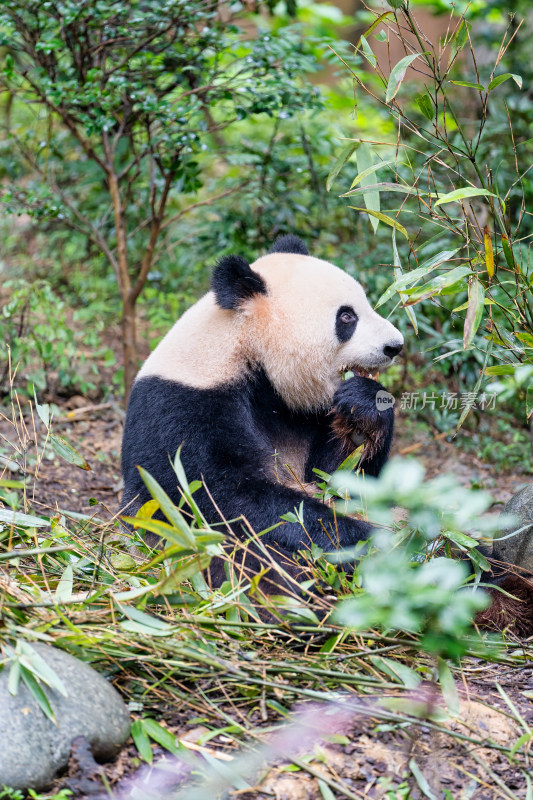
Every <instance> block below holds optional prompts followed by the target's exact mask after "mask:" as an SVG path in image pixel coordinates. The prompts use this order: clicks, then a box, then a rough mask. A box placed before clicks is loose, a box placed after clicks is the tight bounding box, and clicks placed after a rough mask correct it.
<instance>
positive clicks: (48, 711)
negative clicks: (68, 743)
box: [20, 666, 56, 722]
mask: <svg viewBox="0 0 533 800" xmlns="http://www.w3.org/2000/svg"><path fill="white" fill-rule="evenodd" d="M20 677H21V678H22V680H23V681H24V683H25V684H26V687H27V688H28V691H29V692H30V694H32V695H33V698H34V700H35V702H36V703H37V705H38V706H39V708H40V709H41V711H42V712H43V714H44V715H45V716H46V717H47V718H48V719H49V720H50V721H51V722H55V721H56V718H55V714H54V709H53V708H52V706H51V705H50V700H49V699H48V697H47V696H46V694H45V692H44V689H43V687H42V686H41V685H40V684H39V683H38V682H37V680H36V678H35V675H33V674H32V673H31V672H30V670H29V669H26V667H22V666H21V668H20Z"/></svg>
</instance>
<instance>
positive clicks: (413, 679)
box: [370, 656, 422, 689]
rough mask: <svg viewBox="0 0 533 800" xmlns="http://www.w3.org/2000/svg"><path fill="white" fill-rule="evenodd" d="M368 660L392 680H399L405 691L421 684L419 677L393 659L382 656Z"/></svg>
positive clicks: (371, 657)
mask: <svg viewBox="0 0 533 800" xmlns="http://www.w3.org/2000/svg"><path fill="white" fill-rule="evenodd" d="M370 660H371V661H372V663H373V664H375V665H376V667H377V668H378V669H381V670H383V672H385V673H386V674H387V675H389V676H390V677H391V678H393V680H396V681H397V680H399V681H400V682H401V683H403V685H404V686H405V687H406V688H407V689H416V687H417V686H420V683H421V682H422V678H421V677H420V675H419V674H418V673H417V672H415V671H414V670H412V669H411V668H410V667H408V666H407V665H406V664H402V663H401V661H396V660H395V659H393V658H384V657H383V656H370Z"/></svg>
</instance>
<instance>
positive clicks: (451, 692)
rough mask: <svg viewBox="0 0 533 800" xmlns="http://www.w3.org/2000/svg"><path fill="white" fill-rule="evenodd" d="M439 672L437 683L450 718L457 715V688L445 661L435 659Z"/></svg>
mask: <svg viewBox="0 0 533 800" xmlns="http://www.w3.org/2000/svg"><path fill="white" fill-rule="evenodd" d="M437 664H438V670H439V682H440V686H441V689H442V695H443V697H444V700H445V701H446V706H447V707H448V711H449V712H450V714H451V715H452V717H456V716H457V715H458V714H459V694H458V692H457V686H456V685H455V681H454V679H453V675H452V673H451V671H450V668H449V666H448V664H447V663H446V661H444V659H443V658H438V659H437Z"/></svg>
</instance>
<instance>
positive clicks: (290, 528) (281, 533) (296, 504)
mask: <svg viewBox="0 0 533 800" xmlns="http://www.w3.org/2000/svg"><path fill="white" fill-rule="evenodd" d="M210 491H212V492H213V496H217V493H216V492H215V491H214V487H211V489H210ZM224 497H226V498H227V500H228V508H227V509H226V508H225V502H224ZM217 505H218V507H219V508H220V510H221V511H222V513H223V514H224V516H225V517H226V518H227V519H231V518H232V517H233V518H234V517H235V510H236V509H238V510H239V512H240V514H241V515H242V516H243V517H245V518H246V520H247V521H248V522H249V524H250V525H251V526H252V528H253V530H254V531H255V532H256V533H260V532H261V531H264V530H266V529H267V528H270V527H272V526H274V525H277V524H278V523H279V521H280V518H281V517H282V516H284V515H286V514H288V513H292V514H296V515H297V516H298V517H299V519H300V521H299V522H293V521H290V522H288V521H284V522H283V523H282V524H281V525H278V527H276V528H274V529H273V530H271V531H268V532H267V533H265V534H263V535H262V536H261V540H262V542H264V543H265V545H269V546H270V545H271V546H272V547H274V548H275V547H276V546H278V547H280V548H282V549H283V550H287V551H289V552H291V553H294V552H296V551H298V550H302V549H309V548H310V547H311V545H312V544H313V543H314V544H316V545H318V546H319V547H320V548H322V549H323V550H325V551H326V552H331V551H334V550H343V549H346V548H351V547H353V546H354V545H355V544H357V542H359V541H366V540H367V539H368V538H369V537H370V536H371V532H372V526H371V525H370V524H369V523H367V522H364V521H362V520H355V519H352V518H350V517H341V516H335V515H334V514H333V512H332V511H331V510H330V509H329V508H328V507H327V506H326V505H324V503H321V502H320V501H319V500H316V499H315V498H312V497H309V496H308V495H306V494H304V493H303V492H300V491H297V490H296V489H291V488H290V487H287V486H284V485H282V484H275V483H273V482H271V481H269V480H266V479H265V480H263V479H260V478H258V477H256V478H251V477H249V476H246V478H243V480H242V482H237V483H233V485H231V484H230V485H228V483H226V484H225V485H224V487H223V491H221V492H220V493H218V499H217ZM232 511H233V513H232ZM235 527H236V526H235V523H234V524H233V525H232V528H235ZM241 535H242V532H241Z"/></svg>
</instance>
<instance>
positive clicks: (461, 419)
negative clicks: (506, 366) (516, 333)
mask: <svg viewBox="0 0 533 800" xmlns="http://www.w3.org/2000/svg"><path fill="white" fill-rule="evenodd" d="M493 346H494V344H493V342H489V344H488V347H487V350H486V352H485V360H484V362H483V366H482V368H481V371H480V373H479V378H478V379H477V381H476V385H475V386H474V391H473V392H471V394H470V398H469V400H468V401H467V403H466V404H465V407H464V408H463V411H462V413H461V416H460V417H459V422H458V423H457V427H456V429H455V433H454V436H456V435H457V432H458V430H459V428H460V427H461V425H462V424H463V422H464V421H465V419H466V418H467V416H468V414H469V413H470V409H471V408H472V406H473V405H474V403H475V402H476V397H477V393H478V392H479V387H480V386H481V383H482V381H483V377H484V375H485V372H486V370H487V364H488V362H489V358H490V355H491V353H492V348H493ZM474 554H476V555H474ZM469 556H470V559H471V560H472V561H473V562H474V563H476V564H478V566H480V564H479V561H481V560H482V559H483V560H484V561H485V563H486V564H487V566H486V567H485V566H482V567H481V569H482V570H484V571H485V570H490V564H489V563H488V561H487V559H486V558H485V556H482V555H481V553H480V552H479V550H476V549H473V550H471V551H470V552H469ZM478 556H479V558H478V561H476V558H477V557H478Z"/></svg>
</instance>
